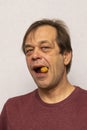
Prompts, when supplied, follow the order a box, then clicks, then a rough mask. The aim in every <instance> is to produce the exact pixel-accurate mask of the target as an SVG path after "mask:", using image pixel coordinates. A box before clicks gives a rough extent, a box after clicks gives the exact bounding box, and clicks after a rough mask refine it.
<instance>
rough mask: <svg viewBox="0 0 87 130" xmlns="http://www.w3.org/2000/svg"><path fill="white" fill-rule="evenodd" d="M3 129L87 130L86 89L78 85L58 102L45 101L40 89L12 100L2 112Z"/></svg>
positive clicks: (0, 120) (1, 124)
mask: <svg viewBox="0 0 87 130" xmlns="http://www.w3.org/2000/svg"><path fill="white" fill-rule="evenodd" d="M0 130H87V91H86V90H83V89H81V88H79V87H76V89H75V90H74V91H73V92H72V94H71V95H70V96H69V97H67V98H66V99H65V100H63V101H61V102H59V103H56V104H47V103H44V102H43V101H42V100H41V99H40V97H39V95H38V90H35V91H33V92H31V93H29V94H27V95H23V96H19V97H15V98H12V99H9V100H8V101H7V102H6V104H5V106H4V108H3V110H2V113H1V117H0Z"/></svg>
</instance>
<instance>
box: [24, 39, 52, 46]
mask: <svg viewBox="0 0 87 130" xmlns="http://www.w3.org/2000/svg"><path fill="white" fill-rule="evenodd" d="M44 43H50V42H49V41H48V40H42V41H39V42H38V44H44ZM31 46H33V45H32V43H30V44H27V43H26V44H25V45H24V48H27V47H31Z"/></svg>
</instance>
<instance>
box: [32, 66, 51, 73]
mask: <svg viewBox="0 0 87 130" xmlns="http://www.w3.org/2000/svg"><path fill="white" fill-rule="evenodd" d="M34 71H35V72H36V73H47V72H48V67H46V66H41V67H35V68H34Z"/></svg>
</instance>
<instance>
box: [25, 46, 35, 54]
mask: <svg viewBox="0 0 87 130" xmlns="http://www.w3.org/2000/svg"><path fill="white" fill-rule="evenodd" d="M33 50H34V48H32V47H30V48H26V49H25V54H26V55H31V54H32V52H33Z"/></svg>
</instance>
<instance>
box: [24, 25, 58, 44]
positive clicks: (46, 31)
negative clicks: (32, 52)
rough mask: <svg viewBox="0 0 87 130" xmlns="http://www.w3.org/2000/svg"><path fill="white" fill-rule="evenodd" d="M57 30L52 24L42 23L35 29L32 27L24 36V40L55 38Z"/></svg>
mask: <svg viewBox="0 0 87 130" xmlns="http://www.w3.org/2000/svg"><path fill="white" fill-rule="evenodd" d="M56 36H57V31H56V29H55V28H54V27H53V26H50V25H42V26H39V27H38V28H36V29H33V30H32V31H31V32H30V33H29V34H28V35H27V37H26V42H29V41H32V40H37V41H38V40H47V39H48V40H55V39H56Z"/></svg>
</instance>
